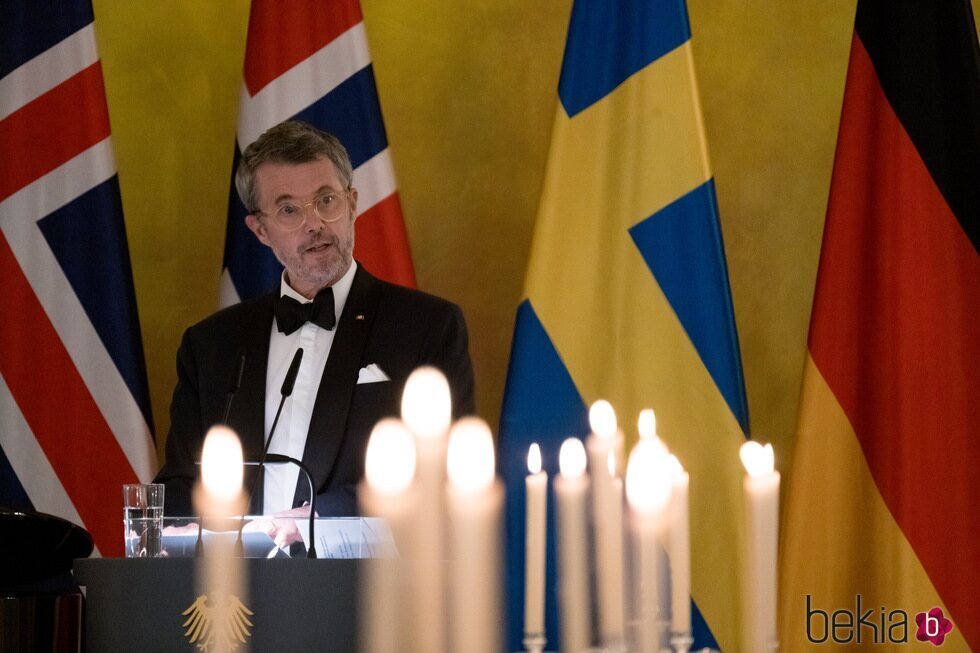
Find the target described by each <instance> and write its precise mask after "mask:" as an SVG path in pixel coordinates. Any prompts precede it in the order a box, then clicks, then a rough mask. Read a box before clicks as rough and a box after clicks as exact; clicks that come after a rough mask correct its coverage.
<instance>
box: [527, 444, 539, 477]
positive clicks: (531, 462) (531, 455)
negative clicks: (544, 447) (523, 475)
mask: <svg viewBox="0 0 980 653" xmlns="http://www.w3.org/2000/svg"><path fill="white" fill-rule="evenodd" d="M527 471H529V472H531V473H532V474H538V473H540V472H541V447H539V446H538V443H537V442H532V443H531V447H530V448H529V449H528V450H527Z"/></svg>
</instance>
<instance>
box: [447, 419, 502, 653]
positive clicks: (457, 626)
mask: <svg viewBox="0 0 980 653" xmlns="http://www.w3.org/2000/svg"><path fill="white" fill-rule="evenodd" d="M446 468H447V472H448V475H449V487H448V498H449V517H450V524H451V529H450V530H451V541H452V567H451V569H452V575H451V583H450V587H451V590H452V601H451V603H450V605H451V612H452V619H451V620H450V623H451V628H452V632H451V636H452V637H451V642H452V645H451V646H450V647H449V650H451V651H454V652H458V653H497V652H498V651H500V650H501V647H502V643H503V641H502V637H501V634H502V633H501V631H500V624H501V619H500V612H501V611H500V589H499V575H500V560H499V556H500V550H501V541H500V514H501V508H502V506H503V488H502V486H501V485H500V483H498V482H496V480H495V478H494V450H493V437H492V436H491V434H490V428H489V427H488V426H487V425H486V423H485V422H483V420H480V419H478V418H475V417H468V418H465V419H462V420H460V421H459V422H457V423H456V425H455V426H453V429H452V433H451V435H450V437H449V450H448V455H447V460H446Z"/></svg>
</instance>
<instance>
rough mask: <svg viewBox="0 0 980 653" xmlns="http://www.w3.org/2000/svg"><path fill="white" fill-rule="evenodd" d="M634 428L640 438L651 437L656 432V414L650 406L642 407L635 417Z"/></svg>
mask: <svg viewBox="0 0 980 653" xmlns="http://www.w3.org/2000/svg"><path fill="white" fill-rule="evenodd" d="M636 429H637V430H638V431H639V432H640V437H641V438H652V437H654V436H655V435H656V434H657V416H656V414H654V412H653V409H652V408H644V409H643V410H641V411H640V416H639V417H638V418H637V419H636Z"/></svg>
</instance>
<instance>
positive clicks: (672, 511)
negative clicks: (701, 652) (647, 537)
mask: <svg viewBox="0 0 980 653" xmlns="http://www.w3.org/2000/svg"><path fill="white" fill-rule="evenodd" d="M670 468H671V479H672V481H673V486H672V488H671V492H670V507H669V509H668V511H669V513H668V514H669V516H668V525H667V551H668V553H669V554H670V591H671V610H670V619H671V626H670V630H671V632H672V633H673V634H674V635H680V636H687V635H689V634H690V632H691V535H690V524H689V521H690V517H689V507H688V488H689V485H690V476H689V475H688V473H687V472H685V471H684V468H683V467H682V466H681V463H680V461H679V460H677V457H676V456H673V455H672V456H670Z"/></svg>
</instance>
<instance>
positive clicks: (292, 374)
mask: <svg viewBox="0 0 980 653" xmlns="http://www.w3.org/2000/svg"><path fill="white" fill-rule="evenodd" d="M302 360H303V348H302V347H300V348H299V349H297V350H296V353H295V354H293V362H291V363H290V364H289V370H288V371H287V372H286V378H285V379H283V381H282V389H281V390H280V391H279V393H280V399H279V407H278V408H277V409H276V417H275V419H273V420H272V428H270V429H269V435H268V437H266V439H265V447H264V448H263V449H262V457H261V458H260V459H259V461H258V465H259V470H258V472H257V473H256V474H255V476H253V477H252V482H251V484H249V488H248V496H249V500H251V497H252V495H253V494H254V493H255V487H256V485H257V484H258V481H259V477H260V476H262V475H263V474H262V472H263V471H264V470H265V461H266V459H267V458H268V457H269V445H270V444H272V436H273V434H274V433H275V432H276V426H277V425H278V424H279V416H280V415H281V414H282V407H283V405H284V404H285V403H286V398H287V397H289V395H291V394H293V386H294V385H295V384H296V375H297V374H299V364H300V363H301V362H302ZM301 465H302V463H301ZM310 482H311V484H312V477H311V481H310ZM310 492H311V493H310V500H311V501H312V500H313V498H314V497H313V494H312V490H311V491H310ZM312 513H313V511H312V508H311V509H310V514H312ZM243 528H245V515H242V519H241V522H240V523H239V524H238V539H237V540H235V553H236V554H237V555H238V556H239V557H241V556H242V555H243V546H242V529H243Z"/></svg>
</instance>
